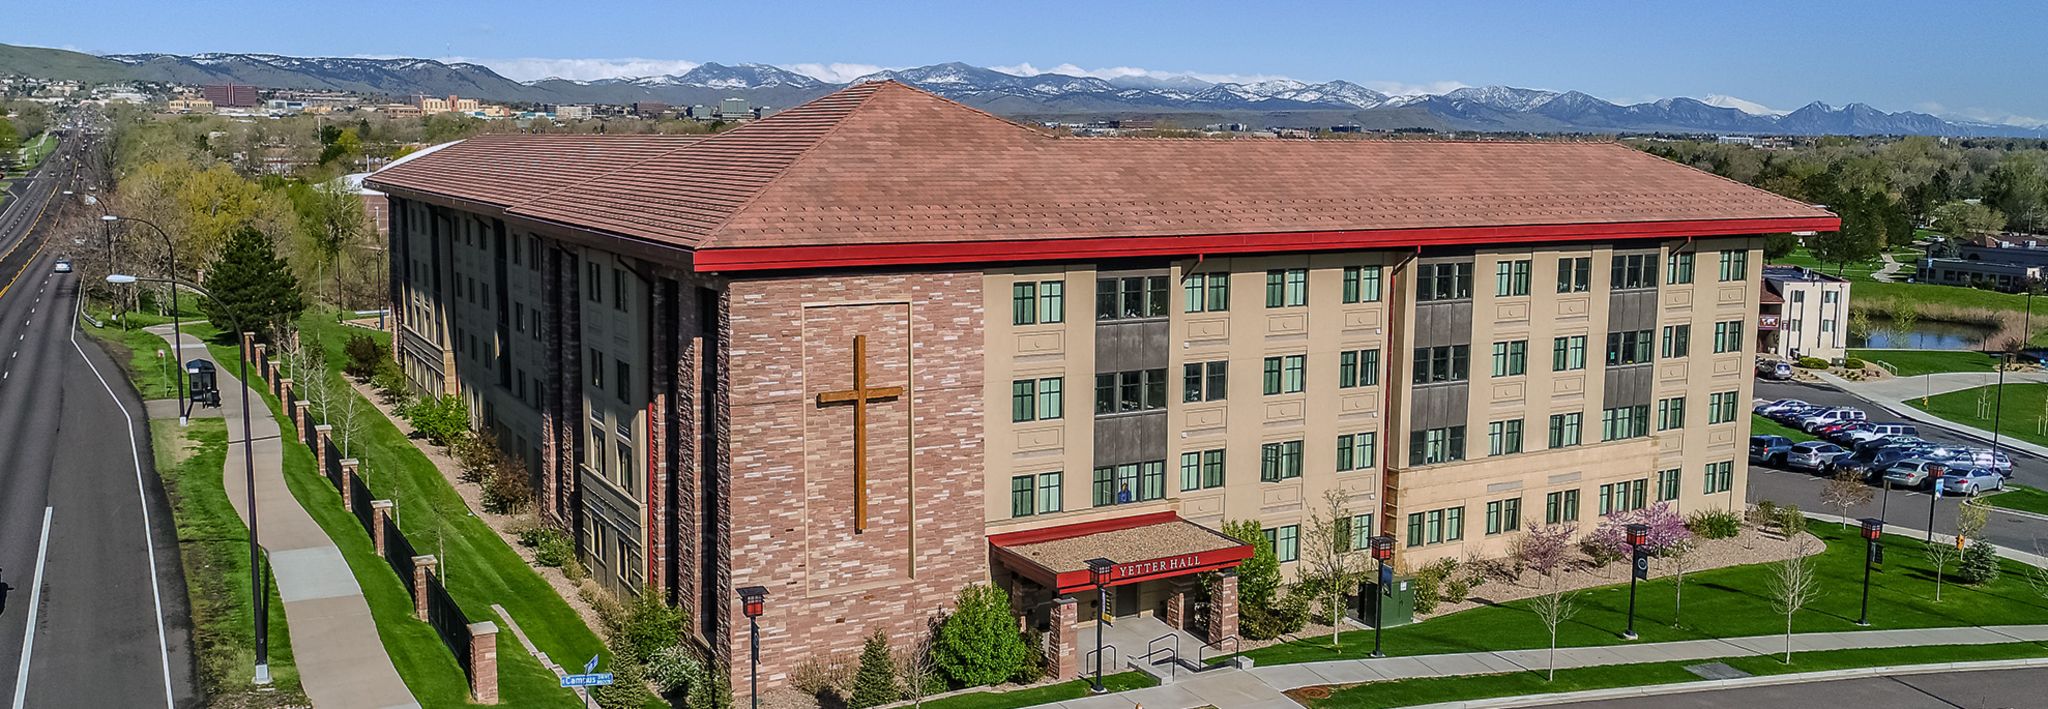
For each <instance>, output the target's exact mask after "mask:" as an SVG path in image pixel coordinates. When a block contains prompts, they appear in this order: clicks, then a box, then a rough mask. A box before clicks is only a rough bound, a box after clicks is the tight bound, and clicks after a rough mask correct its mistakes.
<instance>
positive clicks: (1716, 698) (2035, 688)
mask: <svg viewBox="0 0 2048 709" xmlns="http://www.w3.org/2000/svg"><path fill="white" fill-rule="evenodd" d="M2042 687H2048V670H2039V669H2028V670H1987V671H1983V672H1949V673H1943V674H1927V675H1907V676H1903V677H1871V678H1865V679H1847V680H1836V681H1833V682H1810V683H1806V684H1785V685H1777V686H1771V687H1750V688H1747V689H1729V690H1722V691H1716V692H1693V693H1689V694H1671V695H1665V696H1661V697H1646V698H1641V699H1616V700H1610V701H1604V702H1586V703H1581V704H1559V705H1555V706H1563V707H1574V708H1575V709H1637V708H1640V707H1656V708H1657V709H1756V708H1757V707H1854V708H1855V709H2023V708H2028V707H2040V706H2044V705H2048V701H2044V700H2043V699H2042V691H2041V690H2042Z"/></svg>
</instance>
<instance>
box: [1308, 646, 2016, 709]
mask: <svg viewBox="0 0 2048 709" xmlns="http://www.w3.org/2000/svg"><path fill="white" fill-rule="evenodd" d="M2028 657H2048V645H2043V644H2041V643H2006V644H1999V645H1946V646H1921V647H1901V648H1882V649H1870V650H1831V651H1822V652H1805V653H1794V654H1793V655H1792V664H1789V665H1787V664H1785V663H1784V662H1782V661H1781V658H1778V657H1759V656H1744V657H1730V658H1723V659H1721V660H1718V662H1723V663H1726V664H1727V665H1729V666H1731V667H1734V668H1735V669H1738V670H1741V671H1743V672H1747V673H1749V674H1752V675H1779V674H1792V673H1797V672H1820V671H1825V670H1839V669H1850V668H1857V667H1882V666H1886V665H1911V664H1931V663H1940V662H1970V661H1976V660H2009V659H2016V658H2028ZM1705 662H1708V661H1706V660H1696V661H1685V662H1649V663H1639V664H1631V665H1610V666H1605V667H1586V668H1580V669H1568V670H1558V672H1557V679H1556V681H1545V679H1544V675H1543V674H1542V673H1539V672H1515V673H1509V674H1498V675H1481V676H1477V677H1470V676H1468V677H1431V678H1428V679H1409V680H1396V681H1393V682H1369V683H1366V684H1357V685H1351V686H1348V687H1345V688H1342V689H1338V690H1336V691H1335V692H1333V693H1332V694H1331V695H1330V697H1329V698H1328V699H1307V700H1304V701H1306V702H1307V703H1308V706H1310V707H1312V708H1314V709H1381V708H1385V707H1402V706H1413V705H1417V704H1431V703H1436V702H1455V701H1470V700H1475V699H1492V698H1498V697H1519V696H1528V695H1532V694H1556V693H1561V692H1579V691H1585V690H1593V689H1612V688H1615V687H1641V686H1648V685H1655V684H1681V683H1687V682H1701V681H1705V680H1704V678H1702V677H1700V676H1699V675H1695V674H1693V673H1691V672H1688V671H1686V669H1685V668H1686V667H1687V666H1689V665H1695V664H1703V663H1705Z"/></svg>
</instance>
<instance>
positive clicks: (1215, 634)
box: [1208, 569, 1237, 645]
mask: <svg viewBox="0 0 2048 709" xmlns="http://www.w3.org/2000/svg"><path fill="white" fill-rule="evenodd" d="M1233 637H1237V570H1236V569H1232V570H1230V571H1227V572H1224V573H1223V574H1222V575H1220V576H1217V577H1216V582H1215V583H1213V584H1210V585H1209V638H1208V639H1209V644H1210V645H1215V644H1217V643H1220V642H1223V639H1224V638H1233Z"/></svg>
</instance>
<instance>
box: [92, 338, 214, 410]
mask: <svg viewBox="0 0 2048 709" xmlns="http://www.w3.org/2000/svg"><path fill="white" fill-rule="evenodd" d="M101 321H102V322H105V320H104V318H103V319H102V320H101ZM79 326H80V327H82V328H84V329H85V331H86V334H89V335H91V336H93V337H94V338H95V339H98V340H99V342H100V346H101V347H104V348H106V350H107V356H108V357H111V358H113V360H114V361H116V362H121V363H122V365H121V366H122V368H123V369H126V370H127V371H128V379H129V381H130V382H132V383H134V385H135V390H136V392H138V393H140V394H141V395H142V398H144V399H169V398H173V397H176V396H177V395H178V377H177V369H176V368H177V364H176V363H175V362H173V361H172V360H173V359H174V357H172V354H173V353H172V352H171V345H170V343H168V342H165V341H164V338H161V337H157V336H156V335H154V334H152V333H149V332H145V331H143V330H140V329H135V330H123V329H121V328H119V327H93V325H92V323H89V322H80V323H79ZM159 352H161V353H162V356H158V353H159ZM188 359H189V358H188Z"/></svg>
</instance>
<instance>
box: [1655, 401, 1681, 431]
mask: <svg viewBox="0 0 2048 709" xmlns="http://www.w3.org/2000/svg"><path fill="white" fill-rule="evenodd" d="M1681 428H1685V397H1683V396H1674V397H1671V398H1669V399H1658V400H1657V430H1659V431H1671V430H1676V429H1681Z"/></svg>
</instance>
